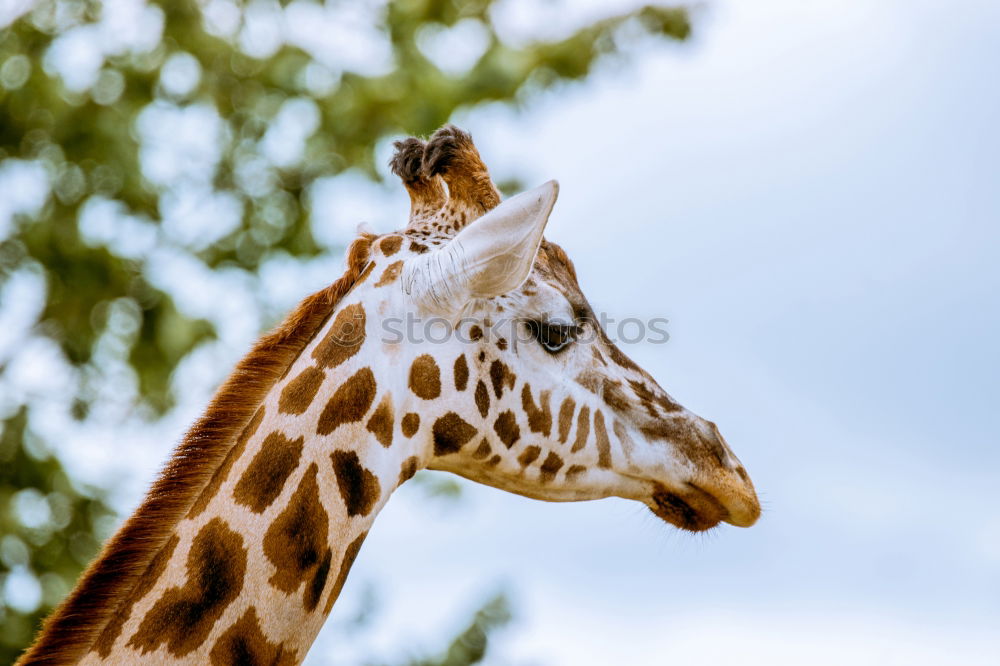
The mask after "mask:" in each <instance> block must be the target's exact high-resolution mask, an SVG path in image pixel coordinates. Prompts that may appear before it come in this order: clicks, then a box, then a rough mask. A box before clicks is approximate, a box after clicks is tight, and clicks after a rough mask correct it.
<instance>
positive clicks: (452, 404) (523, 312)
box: [19, 126, 760, 665]
mask: <svg viewBox="0 0 1000 666" xmlns="http://www.w3.org/2000/svg"><path fill="white" fill-rule="evenodd" d="M391 168H392V171H393V172H394V173H395V174H396V175H397V176H399V177H400V178H401V180H402V182H403V185H404V186H405V187H406V189H407V191H408V193H409V195H410V200H411V206H410V216H409V221H408V223H407V225H406V227H405V228H404V229H403V230H401V231H397V232H394V233H389V234H385V235H382V236H375V235H373V234H370V233H361V234H360V235H359V237H358V238H357V239H356V240H355V241H354V242H353V244H352V245H351V246H350V248H349V250H348V253H347V260H346V263H347V268H346V271H345V273H344V275H343V276H342V277H341V278H340V279H338V280H337V281H336V282H334V283H333V284H332V285H331V286H329V287H328V288H326V289H324V290H322V291H320V292H318V293H316V294H313V295H312V296H310V297H308V298H306V299H305V300H304V301H303V302H302V303H301V304H300V305H299V307H298V308H297V309H296V310H295V311H294V312H293V313H292V314H291V315H290V316H289V317H288V318H287V319H286V320H285V322H284V323H283V324H281V325H280V326H279V327H278V328H277V329H276V330H275V331H274V332H272V333H270V334H267V335H265V336H264V337H263V338H262V339H261V340H260V341H259V342H258V343H257V344H256V346H255V347H254V348H253V349H252V350H251V351H250V353H249V354H248V355H247V356H246V357H244V359H243V360H242V361H240V363H239V364H238V365H237V367H236V369H235V370H234V372H233V374H232V375H231V376H230V377H229V379H228V380H227V381H226V382H225V383H224V384H223V386H222V387H221V388H220V389H219V390H218V392H217V393H216V395H215V397H214V398H213V400H212V402H211V404H210V405H209V407H208V409H207V411H206V413H205V414H204V416H203V417H202V418H201V419H200V420H199V421H198V422H197V423H196V424H195V425H194V426H193V427H192V429H191V430H190V431H189V432H188V434H187V436H186V437H185V439H184V440H183V441H182V442H181V444H180V445H179V446H178V448H177V450H176V451H175V453H174V455H173V456H172V458H171V459H170V460H169V461H168V463H167V465H166V467H165V468H164V470H163V472H162V473H161V475H160V477H159V478H158V479H157V480H156V481H155V482H154V484H153V486H152V488H151V490H150V492H149V494H148V495H147V497H146V499H145V501H144V502H143V503H142V504H141V505H140V506H139V508H138V509H137V510H136V511H135V513H133V514H132V516H131V517H130V518H129V519H128V520H127V521H126V522H125V523H124V525H123V526H122V527H121V528H120V530H119V531H118V533H117V534H116V535H115V536H113V537H112V538H111V539H110V540H109V542H108V543H107V544H106V545H105V547H104V549H103V551H102V552H101V554H100V555H99V556H98V557H97V559H96V560H95V561H94V562H93V563H92V564H91V566H90V567H89V569H88V570H87V571H86V572H85V573H84V575H83V576H82V578H81V580H80V581H79V583H78V584H77V586H76V588H75V589H74V590H73V591H72V592H71V593H70V595H69V597H68V598H67V599H66V601H64V602H63V604H62V605H61V606H60V607H59V608H58V609H56V611H54V612H53V614H52V615H51V617H50V618H49V619H48V620H46V622H45V625H44V627H43V629H42V631H41V632H40V634H39V636H38V638H37V639H36V641H35V643H34V645H32V647H31V648H29V649H28V651H27V652H26V653H25V655H24V656H22V658H21V660H20V662H19V663H21V664H35V663H53V664H59V663H84V664H134V663H144V664H145V663H199V664H200V663H210V664H214V665H220V664H247V663H273V664H295V663H299V662H301V661H302V660H303V659H304V658H305V655H306V652H307V651H308V649H309V646H310V645H311V643H312V642H313V640H314V638H315V636H316V634H317V633H318V632H319V630H320V628H321V626H322V624H323V622H324V620H325V619H326V617H327V615H328V614H329V613H330V611H331V609H332V607H333V605H334V603H335V601H336V600H337V597H338V595H339V594H340V590H341V588H342V587H343V585H344V581H345V579H346V577H347V574H348V571H349V570H350V568H351V565H352V563H353V562H354V560H355V558H356V557H357V555H358V553H359V551H360V549H361V546H362V543H363V542H364V540H365V536H366V535H367V534H368V532H369V530H370V529H371V527H372V524H373V522H374V520H375V517H376V516H377V515H378V513H379V511H380V510H381V508H382V507H383V506H384V505H385V503H386V502H387V501H388V500H389V497H390V495H391V494H392V492H393V491H394V490H395V489H396V488H397V487H398V486H400V485H401V484H402V483H404V482H405V481H407V480H408V479H409V478H411V477H412V476H413V475H414V474H415V473H416V472H417V471H418V470H420V469H436V470H446V471H450V472H453V473H455V474H458V475H461V476H463V477H466V478H468V479H471V480H473V481H477V482H480V483H484V484H487V485H490V486H494V487H497V488H500V489H503V490H507V491H510V492H514V493H518V494H521V495H525V496H528V497H532V498H536V499H541V500H548V501H574V500H589V499H598V498H603V497H610V496H618V497H624V498H627V499H633V500H637V501H639V502H642V503H644V504H646V505H647V506H648V507H649V508H650V509H651V510H652V512H653V513H654V514H655V515H656V516H658V517H659V518H661V519H662V520H664V521H665V522H667V523H670V524H673V525H675V526H677V527H679V528H681V529H683V530H689V531H702V530H707V529H710V528H712V527H714V526H716V525H717V524H719V523H720V522H723V521H725V522H728V523H730V524H733V525H736V526H741V527H748V526H750V525H752V524H753V523H754V522H755V521H756V520H757V518H758V517H759V514H760V506H759V504H758V501H757V497H756V494H755V491H754V488H753V484H752V483H751V481H750V478H749V476H748V475H747V472H746V471H745V469H744V467H743V466H742V465H741V464H740V462H739V460H738V459H737V458H736V456H735V455H734V454H733V453H732V451H731V450H730V449H729V447H728V445H727V444H726V442H725V440H724V439H723V437H722V435H721V434H720V433H719V431H718V429H717V428H716V426H715V425H714V424H713V423H711V422H709V421H706V420H704V419H702V418H701V417H699V416H697V415H695V414H693V413H692V412H690V411H688V410H687V409H685V408H684V407H682V406H681V405H680V404H678V403H677V402H676V401H674V399H673V398H671V397H670V396H669V395H668V394H667V393H666V392H665V391H664V390H663V389H662V388H661V387H660V386H659V384H657V382H656V381H655V380H654V379H653V378H652V377H651V376H650V375H649V374H648V373H646V372H645V371H644V370H643V369H642V368H640V367H639V366H637V365H636V364H635V363H634V362H632V361H631V360H630V359H629V358H628V357H627V356H626V355H625V354H624V353H623V352H622V351H621V350H619V349H618V348H617V347H616V346H615V345H614V344H613V342H612V341H611V340H610V339H609V338H608V336H607V335H606V334H605V333H604V331H603V330H601V328H600V326H598V325H597V323H596V321H595V317H594V314H593V312H592V310H591V308H590V306H589V305H588V303H587V300H586V299H585V298H584V296H583V294H582V293H581V291H580V288H579V286H578V283H577V279H576V273H575V269H574V266H573V264H572V262H571V261H570V260H569V258H568V257H567V256H566V254H565V252H564V251H563V250H562V249H561V248H560V247H559V246H558V245H556V244H554V243H550V242H548V241H546V240H545V239H544V238H543V231H544V229H545V225H546V223H547V221H548V218H549V214H550V213H551V211H552V208H553V206H554V204H555V201H556V197H557V195H558V185H557V184H556V183H555V181H550V182H548V183H546V184H544V185H542V186H540V187H537V188H535V189H533V190H530V191H528V192H524V193H522V194H520V195H517V196H515V197H512V198H510V199H508V200H506V201H503V202H501V197H500V194H499V192H498V191H497V189H496V187H495V186H494V184H493V182H492V180H491V178H490V175H489V172H488V171H487V169H486V166H485V165H484V164H483V162H482V160H481V158H480V155H479V153H478V151H477V150H476V148H475V146H474V144H473V142H472V138H471V136H470V135H469V134H468V133H466V132H464V131H462V130H460V129H458V128H456V127H454V126H445V127H443V128H441V129H439V130H438V131H437V132H435V133H434V134H433V136H431V138H430V139H429V140H427V141H426V142H425V141H422V140H420V139H417V138H409V139H406V140H405V141H400V142H397V143H396V153H395V155H394V157H393V159H392V161H391ZM403 321H423V322H429V323H433V326H431V327H429V328H428V327H425V328H424V329H423V330H420V329H417V333H413V332H412V331H411V332H409V333H407V334H406V335H399V334H398V333H399V331H398V330H394V329H393V328H392V327H390V326H388V323H389V322H397V323H399V322H403ZM441 330H444V331H445V332H446V333H447V335H446V336H439V335H432V333H433V332H434V331H438V332H439V333H440V331H441Z"/></svg>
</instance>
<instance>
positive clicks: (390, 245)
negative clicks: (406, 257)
mask: <svg viewBox="0 0 1000 666" xmlns="http://www.w3.org/2000/svg"><path fill="white" fill-rule="evenodd" d="M402 246H403V237H402V236H386V237H385V238H383V239H382V240H380V241H379V243H378V249H380V250H382V254H384V255H385V256H387V257H391V256H392V255H394V254H396V253H397V252H399V248H400V247H402Z"/></svg>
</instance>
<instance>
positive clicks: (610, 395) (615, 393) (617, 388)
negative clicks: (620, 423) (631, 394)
mask: <svg viewBox="0 0 1000 666" xmlns="http://www.w3.org/2000/svg"><path fill="white" fill-rule="evenodd" d="M602 386H603V391H601V395H602V396H603V397H604V402H605V403H606V404H607V405H608V406H609V407H611V409H613V410H614V411H616V412H619V413H623V412H627V411H629V408H630V407H631V406H632V404H631V403H630V402H629V399H628V396H627V395H625V391H623V390H622V383H621V382H613V381H611V380H610V379H605V380H604V382H603V384H602Z"/></svg>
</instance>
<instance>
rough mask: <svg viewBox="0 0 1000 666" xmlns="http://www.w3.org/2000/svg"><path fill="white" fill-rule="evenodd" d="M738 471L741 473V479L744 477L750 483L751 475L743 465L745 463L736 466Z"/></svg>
mask: <svg viewBox="0 0 1000 666" xmlns="http://www.w3.org/2000/svg"><path fill="white" fill-rule="evenodd" d="M736 473H737V474H739V475H740V478H741V479H743V480H744V481H746V482H747V483H750V475H749V474H747V470H746V468H745V467H743V465H737V466H736Z"/></svg>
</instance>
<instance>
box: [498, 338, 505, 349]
mask: <svg viewBox="0 0 1000 666" xmlns="http://www.w3.org/2000/svg"><path fill="white" fill-rule="evenodd" d="M497 349H499V350H500V351H507V339H506V338H500V339H498V340H497Z"/></svg>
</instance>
